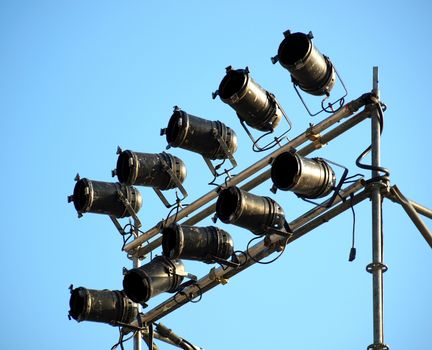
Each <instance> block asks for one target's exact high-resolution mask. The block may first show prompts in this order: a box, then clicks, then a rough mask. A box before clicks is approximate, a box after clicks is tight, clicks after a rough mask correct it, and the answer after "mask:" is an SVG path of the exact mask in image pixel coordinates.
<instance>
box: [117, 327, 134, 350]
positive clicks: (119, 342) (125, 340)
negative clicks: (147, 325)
mask: <svg viewBox="0 0 432 350" xmlns="http://www.w3.org/2000/svg"><path fill="white" fill-rule="evenodd" d="M119 333H120V335H119V340H118V342H117V343H116V344H114V345H113V346H112V348H111V350H116V349H117V347H118V346H120V349H121V350H124V346H123V343H125V342H127V341H128V340H131V339H132V338H133V337H134V336H135V334H136V333H137V331H134V332H133V334H132V335H131V336H130V337H128V338H126V339H123V337H124V333H123V332H122V328H120V327H119Z"/></svg>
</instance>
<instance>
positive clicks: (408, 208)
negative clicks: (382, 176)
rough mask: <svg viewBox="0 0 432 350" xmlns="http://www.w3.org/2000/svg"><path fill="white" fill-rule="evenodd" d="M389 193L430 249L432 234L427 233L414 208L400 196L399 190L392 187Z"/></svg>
mask: <svg viewBox="0 0 432 350" xmlns="http://www.w3.org/2000/svg"><path fill="white" fill-rule="evenodd" d="M391 192H392V193H393V194H394V196H395V198H396V200H397V202H398V203H399V204H400V205H401V206H402V208H404V210H405V211H406V213H407V214H408V216H409V217H410V219H411V221H412V222H413V223H414V225H416V227H417V229H418V230H419V231H420V233H421V234H422V236H423V238H424V239H425V240H426V242H427V243H428V244H429V246H430V247H431V248H432V233H431V231H429V229H428V227H427V226H426V225H425V223H424V222H423V220H422V219H421V218H420V216H419V215H418V214H417V212H416V210H415V208H414V206H413V205H412V204H411V202H410V201H409V200H408V199H406V198H405V196H404V195H403V194H402V192H401V191H400V190H399V188H398V187H397V186H396V185H395V186H392V188H391Z"/></svg>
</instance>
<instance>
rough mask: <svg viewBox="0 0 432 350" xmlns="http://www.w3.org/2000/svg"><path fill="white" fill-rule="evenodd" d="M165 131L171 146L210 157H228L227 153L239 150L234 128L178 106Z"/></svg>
mask: <svg viewBox="0 0 432 350" xmlns="http://www.w3.org/2000/svg"><path fill="white" fill-rule="evenodd" d="M163 132H164V133H166V139H167V142H168V144H169V145H170V146H172V147H180V148H184V149H187V150H189V151H192V152H196V153H199V154H201V155H202V156H203V157H205V158H208V159H212V160H214V159H227V158H228V156H227V153H229V154H231V155H232V154H234V153H235V151H237V135H236V134H235V132H234V130H232V129H231V128H229V127H227V126H226V125H225V124H224V123H222V122H220V121H211V120H206V119H203V118H200V117H196V116H194V115H191V114H188V113H186V112H185V111H182V110H181V109H179V108H178V107H175V108H174V113H173V115H172V116H171V118H170V120H169V122H168V127H167V128H166V129H163ZM221 141H222V143H224V144H225V145H226V149H225V147H223V145H222V144H221Z"/></svg>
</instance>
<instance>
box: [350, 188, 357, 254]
mask: <svg viewBox="0 0 432 350" xmlns="http://www.w3.org/2000/svg"><path fill="white" fill-rule="evenodd" d="M353 198H354V194H353V193H351V194H350V208H351V212H352V217H353V224H352V246H351V249H350V253H349V258H348V261H350V262H351V261H354V260H355V258H356V253H357V250H356V248H355V227H356V215H355V210H354V206H353V204H352V201H353Z"/></svg>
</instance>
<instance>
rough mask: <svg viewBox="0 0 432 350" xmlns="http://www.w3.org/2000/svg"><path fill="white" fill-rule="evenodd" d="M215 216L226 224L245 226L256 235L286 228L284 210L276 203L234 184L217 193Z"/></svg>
mask: <svg viewBox="0 0 432 350" xmlns="http://www.w3.org/2000/svg"><path fill="white" fill-rule="evenodd" d="M216 216H217V217H218V218H219V219H220V220H221V221H222V222H224V223H226V224H234V225H236V226H240V227H243V228H246V229H248V230H250V231H251V232H252V233H254V234H256V235H263V234H266V233H271V232H273V231H284V230H287V229H288V227H287V224H286V222H285V214H284V211H283V209H282V207H281V206H280V205H279V204H278V203H276V202H275V201H274V200H273V199H271V198H269V197H261V196H257V195H254V194H252V193H249V192H246V191H243V190H241V189H239V188H238V187H235V186H233V187H228V188H225V189H223V190H222V191H221V192H220V193H219V197H218V199H217V202H216Z"/></svg>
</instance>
